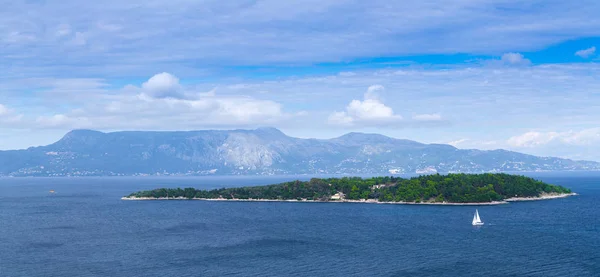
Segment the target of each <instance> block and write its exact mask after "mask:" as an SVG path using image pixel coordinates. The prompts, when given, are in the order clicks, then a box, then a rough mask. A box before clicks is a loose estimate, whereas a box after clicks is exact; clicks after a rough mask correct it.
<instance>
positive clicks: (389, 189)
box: [127, 173, 571, 203]
mask: <svg viewBox="0 0 600 277" xmlns="http://www.w3.org/2000/svg"><path fill="white" fill-rule="evenodd" d="M543 193H571V190H569V189H567V188H564V187H561V186H556V185H550V184H547V183H544V182H541V181H538V180H535V179H533V178H530V177H525V176H520V175H510V174H504V173H498V174H491V173H486V174H448V175H440V174H434V175H423V176H418V177H413V178H410V179H404V178H400V177H373V178H365V179H363V178H359V177H344V178H326V179H320V178H313V179H311V180H310V181H292V182H286V183H281V184H275V185H267V186H254V187H238V188H222V189H213V190H197V189H194V188H185V189H181V188H176V189H165V188H161V189H155V190H149V191H140V192H135V193H132V194H130V195H129V196H127V197H129V198H166V197H168V198H188V199H194V198H199V199H268V200H293V199H295V200H314V201H331V200H337V199H347V200H377V201H381V202H417V203H419V202H450V203H483V202H492V201H502V200H504V199H506V198H510V197H536V196H540V195H541V194H543Z"/></svg>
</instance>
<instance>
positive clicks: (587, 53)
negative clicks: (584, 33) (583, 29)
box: [575, 46, 596, 59]
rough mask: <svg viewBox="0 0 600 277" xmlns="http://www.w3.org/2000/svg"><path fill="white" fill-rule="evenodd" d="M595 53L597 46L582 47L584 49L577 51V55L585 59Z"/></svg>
mask: <svg viewBox="0 0 600 277" xmlns="http://www.w3.org/2000/svg"><path fill="white" fill-rule="evenodd" d="M595 53H596V47H595V46H592V47H590V48H587V49H582V50H579V51H577V52H575V55H576V56H579V57H582V58H584V59H585V58H589V57H591V56H593V55H594V54H595Z"/></svg>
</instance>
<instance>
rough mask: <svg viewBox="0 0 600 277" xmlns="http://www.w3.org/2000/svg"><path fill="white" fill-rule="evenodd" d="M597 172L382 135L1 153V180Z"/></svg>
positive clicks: (82, 137) (96, 141)
mask: <svg viewBox="0 0 600 277" xmlns="http://www.w3.org/2000/svg"><path fill="white" fill-rule="evenodd" d="M566 170H600V163H598V162H591V161H573V160H568V159H561V158H551V157H536V156H532V155H526V154H521V153H517V152H511V151H506V150H491V151H482V150H463V149H457V148H455V147H453V146H450V145H444V144H423V143H419V142H416V141H411V140H404V139H395V138H390V137H386V136H383V135H377V134H364V133H349V134H346V135H343V136H341V137H338V138H334V139H326V140H323V139H300V138H293V137H289V136H286V135H285V134H284V133H282V132H281V131H279V130H277V129H274V128H259V129H256V130H229V131H218V130H206V131H186V132H129V131H128V132H112V133H103V132H98V131H92V130H74V131H71V132H69V133H67V134H66V135H65V136H64V137H63V138H62V139H60V140H59V141H57V142H55V143H53V144H50V145H47V146H40V147H31V148H28V149H26V150H10V151H0V176H115V175H127V176H131V175H278V174H387V175H389V174H402V173H435V172H505V171H566Z"/></svg>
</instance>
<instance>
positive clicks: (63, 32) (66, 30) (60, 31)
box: [56, 24, 71, 37]
mask: <svg viewBox="0 0 600 277" xmlns="http://www.w3.org/2000/svg"><path fill="white" fill-rule="evenodd" d="M69 34H71V26H69V24H60V25H58V27H57V29H56V36H58V37H64V36H67V35H69Z"/></svg>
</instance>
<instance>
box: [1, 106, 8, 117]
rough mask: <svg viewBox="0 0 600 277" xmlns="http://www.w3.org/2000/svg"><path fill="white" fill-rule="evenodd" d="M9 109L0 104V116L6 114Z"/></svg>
mask: <svg viewBox="0 0 600 277" xmlns="http://www.w3.org/2000/svg"><path fill="white" fill-rule="evenodd" d="M8 112H9V110H8V108H7V107H6V106H4V105H2V104H0V116H3V115H6V114H8Z"/></svg>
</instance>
